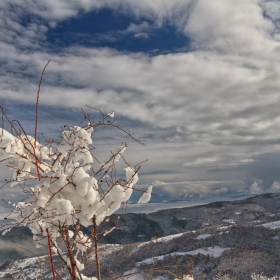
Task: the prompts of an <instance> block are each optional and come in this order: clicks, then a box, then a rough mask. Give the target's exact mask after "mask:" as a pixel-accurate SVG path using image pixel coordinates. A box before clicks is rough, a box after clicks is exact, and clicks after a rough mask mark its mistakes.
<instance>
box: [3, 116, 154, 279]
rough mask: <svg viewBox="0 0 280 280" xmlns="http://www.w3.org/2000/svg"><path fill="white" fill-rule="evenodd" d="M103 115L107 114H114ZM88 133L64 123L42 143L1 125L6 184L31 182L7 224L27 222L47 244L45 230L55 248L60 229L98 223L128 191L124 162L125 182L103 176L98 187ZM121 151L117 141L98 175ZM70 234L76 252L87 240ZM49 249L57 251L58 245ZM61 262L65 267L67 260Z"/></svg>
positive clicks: (130, 178)
mask: <svg viewBox="0 0 280 280" xmlns="http://www.w3.org/2000/svg"><path fill="white" fill-rule="evenodd" d="M109 116H110V117H113V116H114V113H113V112H112V113H110V114H109ZM93 132H94V129H93V127H92V126H91V125H90V123H89V124H88V125H87V126H85V127H81V126H73V127H68V128H67V130H63V131H62V137H61V140H60V141H52V142H51V143H49V145H42V144H40V143H39V142H38V141H36V140H35V139H34V138H33V137H31V136H28V135H25V134H22V135H19V134H17V135H16V136H14V135H12V134H11V133H9V132H8V131H6V130H4V129H1V130H0V159H1V160H7V161H8V164H7V166H8V167H9V168H10V169H11V170H12V172H13V176H12V180H11V181H10V183H11V186H14V185H17V184H22V183H26V182H30V181H33V182H35V186H34V187H29V188H28V189H27V190H28V191H29V193H30V196H29V198H28V199H27V200H25V201H24V202H20V203H18V204H17V205H16V207H15V209H14V210H13V214H16V216H17V217H16V219H15V220H14V222H13V223H12V225H14V226H17V225H19V224H23V225H27V226H28V227H29V228H30V229H31V231H32V233H33V235H34V239H35V240H36V241H37V242H38V246H40V245H44V246H47V233H46V229H47V228H48V229H49V230H50V235H51V239H52V241H53V243H54V244H55V245H56V246H58V245H57V244H58V243H57V242H56V240H57V239H61V238H62V239H65V238H66V237H65V236H64V235H65V233H64V232H63V231H62V229H63V228H67V227H70V226H72V225H76V224H77V223H79V224H80V225H81V226H84V227H87V226H90V225H92V224H93V217H95V221H96V224H97V226H98V225H100V224H101V223H102V222H103V220H104V219H105V217H107V216H109V215H111V214H113V213H114V212H115V211H116V210H118V209H119V208H120V207H121V204H122V203H123V202H127V201H128V200H129V198H130V196H131V195H132V192H133V186H134V185H135V184H136V183H137V181H138V174H137V170H134V169H133V168H132V167H130V166H128V167H127V168H125V173H126V180H121V179H119V180H117V179H115V180H114V181H110V180H108V181H110V182H111V183H110V184H108V186H107V190H104V189H102V187H101V186H100V181H99V180H100V179H98V178H96V176H95V175H94V172H93V163H94V157H93V154H92V147H91V145H92V133H93ZM125 149H126V145H122V146H120V147H119V148H118V149H117V150H116V151H115V152H110V153H109V156H108V158H107V160H105V161H104V162H102V163H100V166H99V167H98V170H99V176H100V172H104V175H103V178H105V177H106V176H107V177H108V175H106V174H107V173H106V172H108V171H109V170H110V168H112V169H111V170H115V164H116V163H117V162H118V161H119V160H120V159H121V157H122V154H123V153H124V151H125ZM108 173H109V172H108ZM25 190H26V189H25ZM150 193H151V188H149V190H148V191H147V193H145V194H144V196H143V198H142V200H141V202H142V203H146V202H148V200H149V199H150ZM69 232H70V231H69ZM108 233H109V232H107V233H106V234H108ZM106 234H104V235H106ZM70 238H72V240H74V241H73V242H75V244H76V247H77V250H78V251H77V254H78V253H79V252H81V253H83V252H84V251H85V250H86V249H87V248H88V247H90V246H91V241H90V238H89V237H88V236H86V235H85V234H84V233H83V232H82V231H79V232H76V233H75V235H74V234H70ZM54 251H55V252H58V253H59V250H58V248H56V249H54ZM75 260H76V262H77V265H78V264H80V263H79V262H78V260H77V257H76V256H75ZM65 261H66V262H67V263H68V265H69V266H70V264H69V259H67V260H65ZM80 265H81V264H80ZM80 268H82V267H80ZM83 279H89V278H85V277H84V278H83ZM90 279H96V278H90Z"/></svg>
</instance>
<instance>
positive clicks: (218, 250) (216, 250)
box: [137, 246, 230, 266]
mask: <svg viewBox="0 0 280 280" xmlns="http://www.w3.org/2000/svg"><path fill="white" fill-rule="evenodd" d="M225 250H230V248H222V247H220V246H213V247H208V248H200V249H197V250H193V251H188V252H174V253H171V254H166V255H162V256H157V257H153V258H148V259H146V260H143V261H141V262H138V263H137V266H140V265H141V264H152V263H154V262H155V261H157V260H163V258H164V257H167V256H183V255H197V254H203V255H209V256H210V257H213V258H218V257H220V256H221V255H222V254H223V252H224V251H225Z"/></svg>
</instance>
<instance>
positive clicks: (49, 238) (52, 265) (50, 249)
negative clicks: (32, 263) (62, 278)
mask: <svg viewBox="0 0 280 280" xmlns="http://www.w3.org/2000/svg"><path fill="white" fill-rule="evenodd" d="M46 231H47V236H48V249H49V252H50V261H51V267H52V274H53V279H54V280H56V276H55V268H54V263H53V254H52V247H51V245H52V244H51V237H50V232H49V229H48V228H47V229H46Z"/></svg>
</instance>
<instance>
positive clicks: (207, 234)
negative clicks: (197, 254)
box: [195, 233, 212, 240]
mask: <svg viewBox="0 0 280 280" xmlns="http://www.w3.org/2000/svg"><path fill="white" fill-rule="evenodd" d="M211 236H212V234H209V233H204V234H200V235H198V236H197V237H196V238H195V239H198V240H200V239H206V238H208V237H211Z"/></svg>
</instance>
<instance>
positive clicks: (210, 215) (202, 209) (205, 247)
mask: <svg viewBox="0 0 280 280" xmlns="http://www.w3.org/2000/svg"><path fill="white" fill-rule="evenodd" d="M279 206H280V204H279V195H278V194H273V195H272V194H271V195H269V196H267V195H266V196H258V197H256V198H252V199H249V200H243V201H235V202H218V203H211V204H208V205H204V206H196V207H191V208H182V209H169V210H165V211H158V212H155V213H151V214H148V215H143V214H141V215H140V214H138V215H137V214H127V215H126V216H122V217H121V219H120V220H122V222H124V221H126V222H127V223H126V224H124V227H123V228H121V229H120V230H117V231H116V232H115V233H113V234H112V235H111V236H109V237H108V239H110V238H111V240H116V239H117V238H118V237H119V240H123V241H125V242H124V243H128V241H129V240H135V241H137V240H139V241H140V242H135V241H134V242H132V243H130V244H124V245H105V246H101V247H100V252H101V259H102V260H101V272H102V275H103V278H102V279H104V280H109V279H110V280H111V279H113V278H114V277H116V276H119V277H120V276H123V275H124V274H125V273H128V272H131V271H136V270H137V271H143V270H149V271H150V273H149V274H143V275H142V276H141V277H142V278H139V276H137V277H138V278H135V277H136V276H133V277H134V278H132V277H131V278H121V279H129V280H136V279H137V280H138V279H141V280H142V279H158V280H159V279H162V280H163V279H174V277H173V278H172V276H170V275H166V274H165V275H164V277H165V278H160V277H161V276H163V274H161V273H158V271H157V270H156V269H157V268H161V267H165V268H166V267H167V268H168V269H170V270H171V271H173V272H176V273H178V274H179V275H183V274H184V273H185V272H186V270H192V272H193V273H194V279H195V280H203V279H210V280H218V279H240V280H245V279H254V280H255V279H270V278H271V279H278V278H277V277H276V275H280V265H279V264H280V243H279V236H280V227H279V225H280V222H279V221H280V214H279V212H280V211H279ZM237 213H238V214H237ZM152 219H153V220H152ZM232 221H234V223H233V222H232ZM194 227H195V229H194ZM153 229H154V232H153ZM168 231H169V232H170V231H173V232H177V233H176V234H172V235H166V234H165V233H167V232H168ZM155 232H157V233H159V234H161V235H162V236H161V237H155V236H154V237H152V238H151V236H152V234H153V233H155ZM155 235H156V234H155ZM163 235H165V236H163ZM148 236H149V237H148ZM147 237H148V238H150V239H151V240H150V241H145V238H147ZM143 239H144V241H143V242H141V240H143ZM107 241H108V240H107ZM93 258H94V256H93V253H92V252H90V251H88V252H87V254H86V255H84V256H83V258H82V259H81V261H82V262H84V263H85V265H86V269H85V270H84V272H83V273H84V274H85V275H88V276H89V275H92V273H93V274H94V273H95V268H94V266H93V265H92V263H93V262H92V260H93ZM244 259H246V262H244ZM45 260H47V257H46V256H43V257H41V258H40V259H38V258H34V257H32V258H29V259H28V258H26V259H23V260H17V261H15V262H10V263H8V262H6V263H5V264H3V265H2V266H1V267H0V277H3V278H4V279H36V278H37V277H38V279H40V278H39V277H41V275H43V279H52V276H51V272H50V270H49V267H48V266H47V265H45V264H44V261H45ZM55 265H56V268H57V269H58V270H59V272H60V273H61V274H62V275H63V276H64V278H63V279H68V278H67V277H66V276H65V275H66V274H65V272H66V271H65V266H64V265H63V264H62V263H61V262H60V261H59V260H58V259H57V258H56V257H55ZM174 266H176V268H174ZM151 271H152V273H151ZM261 274H262V275H263V276H262V278H261V277H260V276H258V275H261ZM148 275H150V276H148ZM225 275H226V276H225ZM252 275H253V276H252ZM274 276H275V278H273V277H274ZM9 277H10V278H9ZM11 277H12V278H11ZM222 277H224V278H222ZM226 277H228V278H226ZM265 277H266V278H265ZM119 279H120V278H119Z"/></svg>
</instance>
